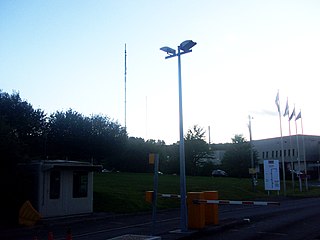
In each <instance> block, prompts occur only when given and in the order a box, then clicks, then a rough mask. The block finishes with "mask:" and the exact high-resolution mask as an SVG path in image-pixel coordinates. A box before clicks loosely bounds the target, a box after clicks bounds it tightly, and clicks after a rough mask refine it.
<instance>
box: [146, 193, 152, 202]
mask: <svg viewBox="0 0 320 240" xmlns="http://www.w3.org/2000/svg"><path fill="white" fill-rule="evenodd" d="M152 200H153V191H146V202H148V203H152Z"/></svg>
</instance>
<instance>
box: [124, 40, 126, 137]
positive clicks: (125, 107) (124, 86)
mask: <svg viewBox="0 0 320 240" xmlns="http://www.w3.org/2000/svg"><path fill="white" fill-rule="evenodd" d="M124 127H125V130H126V131H127V44H124Z"/></svg>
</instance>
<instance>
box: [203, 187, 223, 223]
mask: <svg viewBox="0 0 320 240" xmlns="http://www.w3.org/2000/svg"><path fill="white" fill-rule="evenodd" d="M204 199H206V200H218V191H205V192H204ZM205 220H206V225H210V224H214V225H217V224H219V209H218V204H206V205H205Z"/></svg>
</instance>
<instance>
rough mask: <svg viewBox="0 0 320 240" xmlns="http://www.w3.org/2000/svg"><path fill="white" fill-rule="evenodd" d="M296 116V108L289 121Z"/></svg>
mask: <svg viewBox="0 0 320 240" xmlns="http://www.w3.org/2000/svg"><path fill="white" fill-rule="evenodd" d="M295 115H296V108H294V109H293V111H292V113H291V115H290V117H289V121H290V120H291V119H292V118H293V117H294V116H295Z"/></svg>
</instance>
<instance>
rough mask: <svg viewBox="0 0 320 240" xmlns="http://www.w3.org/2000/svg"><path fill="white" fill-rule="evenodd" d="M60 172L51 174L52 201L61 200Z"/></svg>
mask: <svg viewBox="0 0 320 240" xmlns="http://www.w3.org/2000/svg"><path fill="white" fill-rule="evenodd" d="M60 179H61V178H60V172H59V171H51V172H50V199H58V198H60Z"/></svg>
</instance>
